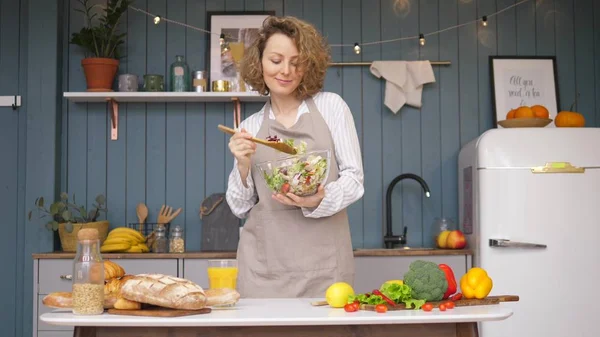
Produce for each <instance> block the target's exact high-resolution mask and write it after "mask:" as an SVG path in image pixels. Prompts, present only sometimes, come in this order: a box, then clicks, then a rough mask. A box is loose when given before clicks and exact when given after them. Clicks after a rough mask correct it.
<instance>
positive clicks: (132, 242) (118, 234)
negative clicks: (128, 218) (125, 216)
mask: <svg viewBox="0 0 600 337" xmlns="http://www.w3.org/2000/svg"><path fill="white" fill-rule="evenodd" d="M145 242H146V238H145V237H144V236H143V235H142V234H141V233H140V232H138V231H136V230H134V229H131V228H127V227H118V228H115V229H113V230H111V231H110V232H109V233H108V237H107V238H106V240H105V241H104V242H103V243H102V247H100V252H102V253H117V252H118V253H147V252H149V251H150V249H148V246H146V243H145Z"/></svg>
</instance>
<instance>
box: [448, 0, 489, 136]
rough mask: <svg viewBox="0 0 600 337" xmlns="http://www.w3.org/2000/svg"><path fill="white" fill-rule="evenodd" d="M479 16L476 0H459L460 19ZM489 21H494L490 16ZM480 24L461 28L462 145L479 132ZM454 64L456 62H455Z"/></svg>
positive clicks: (459, 60) (465, 19)
mask: <svg viewBox="0 0 600 337" xmlns="http://www.w3.org/2000/svg"><path fill="white" fill-rule="evenodd" d="M476 18H477V8H476V3H475V2H463V1H458V22H459V23H464V22H470V21H472V20H475V19H476ZM488 20H491V18H490V19H488ZM477 30H478V28H477V26H476V25H467V26H463V27H460V28H458V34H459V35H458V53H459V54H458V57H459V58H458V62H459V63H458V65H457V66H458V69H459V75H458V78H459V87H460V90H459V101H460V145H461V146H463V145H465V144H466V143H468V142H470V141H471V140H472V139H473V138H475V137H477V136H478V135H479V134H480V133H479V116H480V113H479V111H478V110H479V106H478V97H477V95H476V94H475V93H478V92H479V86H478V83H477V80H478V78H477V72H478V67H476V66H475V65H476V64H478V62H477V50H478V48H479V43H478V37H477ZM453 66H454V65H453Z"/></svg>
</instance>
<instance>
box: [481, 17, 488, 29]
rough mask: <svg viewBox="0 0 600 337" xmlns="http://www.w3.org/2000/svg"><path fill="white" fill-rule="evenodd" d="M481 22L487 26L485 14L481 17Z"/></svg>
mask: <svg viewBox="0 0 600 337" xmlns="http://www.w3.org/2000/svg"><path fill="white" fill-rule="evenodd" d="M481 24H482V25H483V26H484V27H487V16H485V15H484V16H483V18H482V19H481Z"/></svg>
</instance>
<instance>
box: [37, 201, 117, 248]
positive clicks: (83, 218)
mask: <svg viewBox="0 0 600 337" xmlns="http://www.w3.org/2000/svg"><path fill="white" fill-rule="evenodd" d="M105 203H106V198H105V197H104V196H103V195H102V194H99V195H98V196H97V197H96V200H95V203H93V204H92V208H91V209H89V210H87V209H86V208H85V206H83V205H77V202H76V200H75V194H73V201H72V202H70V201H69V195H68V194H67V193H65V192H63V193H61V194H60V199H59V200H57V201H55V202H54V203H52V204H51V205H50V206H49V207H48V208H46V204H45V200H44V197H39V198H37V199H35V206H36V208H37V211H38V214H40V218H44V217H49V218H50V220H48V222H46V229H48V230H50V231H58V234H59V237H60V244H61V247H62V250H63V251H65V252H74V251H76V250H77V233H78V232H79V230H80V229H82V228H96V229H97V230H98V233H99V234H100V243H102V242H104V240H106V237H107V236H108V229H109V222H108V221H107V220H98V217H99V216H100V213H102V212H104V213H106V212H107V208H106V205H105ZM32 215H33V210H31V211H29V214H28V217H29V220H30V221H31V217H32Z"/></svg>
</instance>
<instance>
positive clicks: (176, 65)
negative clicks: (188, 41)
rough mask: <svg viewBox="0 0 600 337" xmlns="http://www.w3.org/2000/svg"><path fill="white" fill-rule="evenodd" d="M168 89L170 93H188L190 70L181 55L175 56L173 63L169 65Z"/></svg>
mask: <svg viewBox="0 0 600 337" xmlns="http://www.w3.org/2000/svg"><path fill="white" fill-rule="evenodd" d="M169 87H170V88H169V89H170V90H171V91H177V92H184V91H190V70H189V67H188V65H187V63H186V62H185V60H184V59H183V56H182V55H177V56H175V62H173V63H172V64H171V67H170V69H169Z"/></svg>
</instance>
